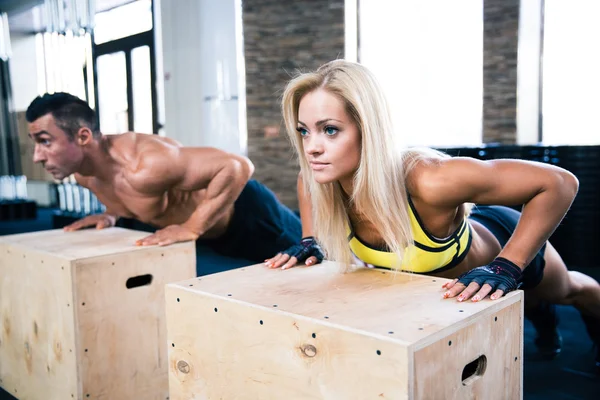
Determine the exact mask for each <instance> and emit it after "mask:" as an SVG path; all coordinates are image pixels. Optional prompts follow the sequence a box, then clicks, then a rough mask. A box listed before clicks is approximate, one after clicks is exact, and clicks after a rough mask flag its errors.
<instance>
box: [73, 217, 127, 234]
mask: <svg viewBox="0 0 600 400" xmlns="http://www.w3.org/2000/svg"><path fill="white" fill-rule="evenodd" d="M116 222H117V217H115V216H114V215H110V214H95V215H88V216H87V217H85V218H82V219H80V220H79V221H75V222H73V223H72V224H70V225H67V226H65V227H64V228H63V229H64V230H65V232H72V231H76V230H78V229H82V228H87V227H89V226H96V229H104V228H110V227H111V226H115V223H116Z"/></svg>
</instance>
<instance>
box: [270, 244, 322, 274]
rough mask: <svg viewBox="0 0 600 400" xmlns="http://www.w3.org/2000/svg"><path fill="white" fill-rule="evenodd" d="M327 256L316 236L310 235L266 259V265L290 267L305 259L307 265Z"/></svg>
mask: <svg viewBox="0 0 600 400" xmlns="http://www.w3.org/2000/svg"><path fill="white" fill-rule="evenodd" d="M324 258H325V255H324V254H323V249H321V246H319V243H317V241H316V240H315V238H314V237H312V236H308V237H305V238H303V239H302V240H301V241H300V244H296V245H294V246H292V247H290V248H288V249H287V250H285V251H283V252H281V253H278V254H277V255H276V256H275V257H273V258H270V259H268V260H265V265H266V266H267V267H269V268H279V267H281V269H288V268H291V267H293V266H295V265H296V264H297V263H299V262H302V261H304V264H306V265H314V264H318V263H320V262H321V261H323V259H324Z"/></svg>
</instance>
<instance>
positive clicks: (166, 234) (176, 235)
mask: <svg viewBox="0 0 600 400" xmlns="http://www.w3.org/2000/svg"><path fill="white" fill-rule="evenodd" d="M196 239H198V234H197V233H195V232H192V231H191V230H189V229H187V228H185V227H183V226H181V225H170V226H167V227H166V228H163V229H160V230H158V231H156V232H154V234H153V235H150V236H147V237H145V238H143V239H140V240H138V241H136V242H135V244H136V246H152V245H155V244H156V245H159V246H167V245H170V244H173V243H178V242H188V241H190V240H196Z"/></svg>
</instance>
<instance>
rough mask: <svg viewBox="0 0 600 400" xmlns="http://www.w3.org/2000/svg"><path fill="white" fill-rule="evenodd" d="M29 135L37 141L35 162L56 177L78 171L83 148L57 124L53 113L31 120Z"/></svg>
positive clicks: (34, 153)
mask: <svg viewBox="0 0 600 400" xmlns="http://www.w3.org/2000/svg"><path fill="white" fill-rule="evenodd" d="M29 137H30V138H31V139H33V141H34V142H35V150H34V152H33V162H35V163H42V165H43V166H44V168H45V169H46V171H48V172H49V173H50V174H52V176H53V177H54V179H57V180H61V179H64V178H66V177H68V176H70V175H71V174H73V173H75V172H77V170H78V168H79V166H80V165H81V162H82V160H83V149H82V147H81V146H80V145H79V144H78V143H77V141H76V140H75V139H70V138H69V136H67V134H66V133H65V132H64V131H63V130H62V129H60V128H59V127H58V126H57V125H56V122H55V121H54V117H53V116H52V114H46V115H44V116H42V117H40V118H38V119H36V120H35V121H33V122H31V123H30V124H29Z"/></svg>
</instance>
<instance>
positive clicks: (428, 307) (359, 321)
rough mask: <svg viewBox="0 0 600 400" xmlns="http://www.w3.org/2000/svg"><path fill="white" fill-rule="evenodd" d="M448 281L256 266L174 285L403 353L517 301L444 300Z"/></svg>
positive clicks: (325, 266)
mask: <svg viewBox="0 0 600 400" xmlns="http://www.w3.org/2000/svg"><path fill="white" fill-rule="evenodd" d="M445 281H446V280H445V279H441V278H434V277H428V276H423V275H416V274H405V273H398V274H392V273H390V272H385V271H380V270H370V269H360V270H358V271H355V272H352V273H348V274H340V273H339V269H338V265H337V264H335V263H332V262H324V263H322V264H319V265H316V266H312V267H296V268H293V269H290V270H285V271H282V270H271V269H268V268H266V267H265V266H263V265H262V264H258V265H253V266H250V267H245V268H239V269H236V270H231V271H226V272H222V273H219V274H214V275H209V276H205V277H201V278H198V279H194V280H190V281H185V282H179V283H177V284H174V285H175V286H177V287H179V288H181V289H182V290H186V291H190V292H196V293H198V294H202V295H205V296H213V297H215V298H223V299H226V301H241V302H245V303H250V304H253V305H255V306H258V307H264V308H267V309H270V310H277V311H278V312H281V313H291V314H294V315H299V316H304V317H309V318H314V319H316V320H319V321H325V322H327V323H329V324H335V325H336V326H339V327H341V328H343V329H354V330H359V331H363V332H368V333H369V334H371V335H375V336H378V337H380V338H387V339H389V340H393V341H396V342H397V343H404V344H406V345H409V344H413V343H416V342H419V341H421V342H422V343H426V342H431V341H433V340H436V337H437V336H436V334H439V335H443V334H446V332H447V331H448V329H450V330H455V329H458V328H460V327H461V326H464V325H467V324H469V323H470V322H471V321H473V320H474V319H475V318H477V315H478V313H481V312H482V311H484V310H486V309H488V308H494V309H499V308H501V307H503V306H505V305H506V302H508V303H513V302H516V301H518V299H519V297H518V296H520V295H518V294H516V293H510V294H509V295H508V296H506V297H504V298H502V299H501V300H496V301H491V300H485V301H482V302H478V303H472V302H466V303H458V302H457V301H456V300H452V299H446V300H444V299H442V298H441V295H442V293H443V290H442V288H441V286H442V284H443V283H444V282H445ZM191 285H193V286H191ZM514 296H517V297H514ZM502 303H504V304H502Z"/></svg>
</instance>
